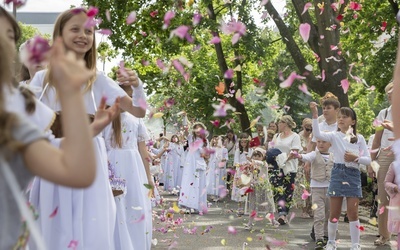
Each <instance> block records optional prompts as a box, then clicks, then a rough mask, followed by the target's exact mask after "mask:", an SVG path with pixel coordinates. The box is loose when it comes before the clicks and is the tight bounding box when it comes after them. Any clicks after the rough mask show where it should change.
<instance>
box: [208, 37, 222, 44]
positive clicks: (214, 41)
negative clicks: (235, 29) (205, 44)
mask: <svg viewBox="0 0 400 250" xmlns="http://www.w3.org/2000/svg"><path fill="white" fill-rule="evenodd" d="M220 42H221V38H219V37H218V36H214V37H213V38H212V39H211V40H210V42H209V43H210V44H217V43H220Z"/></svg>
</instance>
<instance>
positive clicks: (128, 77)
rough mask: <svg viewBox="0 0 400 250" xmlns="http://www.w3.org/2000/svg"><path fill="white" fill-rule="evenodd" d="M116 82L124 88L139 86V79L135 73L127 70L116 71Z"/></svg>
mask: <svg viewBox="0 0 400 250" xmlns="http://www.w3.org/2000/svg"><path fill="white" fill-rule="evenodd" d="M117 81H118V82H120V83H121V84H122V85H124V86H133V87H137V86H139V78H138V76H137V75H136V72H135V71H133V70H131V69H128V68H125V69H124V70H118V72H117Z"/></svg>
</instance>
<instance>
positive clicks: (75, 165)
mask: <svg viewBox="0 0 400 250" xmlns="http://www.w3.org/2000/svg"><path fill="white" fill-rule="evenodd" d="M87 19H88V15H87V11H86V10H85V9H83V8H77V9H70V10H67V11H65V12H63V13H61V14H60V16H59V17H58V18H57V21H56V23H55V25H54V32H53V46H52V49H51V51H50V56H49V57H48V62H49V64H48V65H44V64H42V63H35V64H26V65H24V66H23V70H24V71H21V72H25V74H21V76H22V77H21V79H19V80H20V82H19V84H18V82H17V81H16V79H17V76H18V73H16V72H15V70H14V64H13V63H14V58H15V57H16V55H15V53H14V51H16V43H17V41H18V39H19V37H20V35H21V31H20V28H19V27H18V23H17V22H16V21H15V19H14V18H13V17H12V16H11V15H10V14H9V13H7V11H5V10H4V9H3V8H0V24H1V25H0V27H1V28H0V54H1V55H2V60H1V62H0V81H1V84H2V86H1V87H0V101H1V102H0V117H1V119H2V121H4V122H2V123H1V124H0V138H1V140H0V145H1V147H2V151H1V155H0V165H1V168H0V204H1V206H0V221H1V222H2V224H1V226H0V235H1V241H0V249H25V248H26V247H27V246H29V249H65V248H67V247H71V248H77V249H150V248H151V240H152V231H153V225H152V221H153V219H152V210H153V207H154V206H155V205H157V204H159V203H160V202H161V200H162V198H161V197H160V193H159V191H164V192H169V193H171V194H175V195H177V203H178V206H179V207H180V209H181V210H184V211H185V212H186V213H190V214H203V215H205V214H206V213H207V210H208V200H210V199H211V200H213V201H215V202H217V201H219V200H222V199H231V200H232V201H234V202H236V203H237V211H236V212H237V215H238V216H247V217H248V222H247V224H246V225H245V229H247V230H251V229H252V228H253V226H254V223H256V221H257V219H256V218H258V217H259V216H261V215H262V216H265V217H266V218H268V220H269V222H270V223H271V225H272V226H273V227H279V226H283V225H285V224H287V223H288V214H289V211H290V209H291V208H293V207H294V206H297V207H298V208H301V209H302V212H303V214H302V216H303V217H313V220H314V223H313V227H312V228H310V235H311V236H312V237H313V239H314V240H315V249H336V232H337V228H338V221H339V217H340V215H341V212H342V211H343V210H344V211H346V214H347V218H348V220H349V232H350V236H351V243H352V248H351V249H353V250H357V249H361V246H360V222H359V219H358V210H359V209H358V205H359V199H360V198H361V197H362V185H361V177H360V176H361V171H360V169H361V168H362V166H367V171H368V173H369V174H370V176H371V177H376V180H377V184H378V194H377V202H378V204H379V208H378V211H379V213H378V214H377V216H378V227H379V235H380V237H379V238H378V239H377V240H376V241H375V242H374V244H375V245H384V244H386V243H388V242H389V240H390V239H391V235H392V234H393V233H394V234H397V233H399V230H400V214H399V212H398V210H397V209H390V208H397V207H399V206H400V200H399V199H398V196H397V193H398V191H399V190H398V184H400V172H399V171H400V166H399V163H398V160H397V162H396V160H395V154H394V153H397V155H398V153H399V152H398V151H399V146H398V143H399V142H398V139H399V137H400V129H399V126H400V118H399V116H397V117H396V116H395V115H393V116H392V114H396V113H399V111H400V86H399V84H400V82H399V75H400V65H399V64H400V63H399V60H400V59H399V57H400V56H398V59H397V60H398V61H397V62H398V64H396V67H395V74H394V82H393V83H389V84H388V86H387V87H386V89H385V91H386V94H387V96H388V100H389V102H390V103H391V106H389V107H388V108H386V109H383V110H382V111H380V113H379V115H378V117H377V123H378V125H377V126H376V128H377V129H376V133H375V136H374V137H373V139H370V146H368V144H367V142H366V140H365V139H364V137H363V136H362V135H361V134H359V133H357V114H356V112H355V111H354V110H353V109H351V108H348V107H341V105H340V103H339V101H338V99H337V98H336V97H335V96H334V95H333V94H331V93H326V95H325V96H324V97H323V98H322V99H321V101H320V106H321V108H322V115H321V116H318V108H317V107H318V104H317V103H315V102H311V103H310V113H311V116H312V119H310V118H305V119H304V120H303V121H302V124H301V131H300V132H299V133H296V132H295V131H296V128H297V125H296V123H295V121H294V120H293V118H292V117H291V116H290V115H283V116H281V117H279V118H278V119H277V120H276V121H270V123H269V124H268V125H266V124H262V123H260V124H257V125H256V133H257V135H256V136H254V137H253V135H252V133H251V131H250V130H249V131H247V132H241V133H238V134H236V133H235V132H234V131H233V130H228V131H227V132H226V134H225V135H223V136H220V135H218V136H211V137H210V135H209V134H208V131H207V127H206V126H205V125H204V124H203V123H201V122H192V123H189V121H188V119H187V116H186V115H184V118H183V122H182V125H183V128H184V129H183V130H182V132H180V133H177V134H173V135H172V136H170V137H167V136H164V135H163V134H161V135H160V137H159V138H157V139H154V138H153V139H151V138H150V137H149V134H148V131H147V129H146V126H145V125H144V122H143V120H142V119H140V118H143V117H144V116H145V113H146V111H145V110H144V109H142V108H141V105H140V102H141V101H143V100H145V99H146V96H145V93H144V90H143V83H142V82H141V80H140V79H139V78H138V76H137V75H136V73H135V72H134V71H132V70H130V69H125V68H121V69H120V70H119V71H118V74H117V82H115V81H113V80H112V79H110V78H108V77H107V76H105V75H104V74H103V73H100V72H97V71H96V41H95V36H94V28H93V27H87ZM24 46H26V45H24ZM24 46H23V48H21V49H22V50H23V49H24ZM395 96H397V99H396V98H395ZM392 101H393V103H392ZM392 104H393V106H392ZM107 106H108V107H107ZM21 114H22V115H21ZM371 122H372V121H371ZM393 130H394V133H393V132H392V131H393ZM395 139H397V141H396V142H395V143H393V141H394V140H395ZM376 166H379V168H378V167H376ZM34 176H35V177H34ZM32 177H34V179H33V182H30V180H31V179H32ZM28 184H29V185H28ZM25 187H28V189H27V193H28V194H29V195H28V196H29V197H28V200H29V203H28V204H29V206H28V207H27V206H26V203H25V202H24V199H25V198H26V197H24V195H23V194H21V192H20V191H21V190H22V189H24V188H25ZM28 208H29V210H28ZM30 210H32V211H34V213H32V211H30ZM33 214H37V215H38V217H36V218H35V217H34V216H33ZM21 215H22V217H23V218H24V220H23V221H21V219H20V217H21ZM398 241H399V239H398ZM398 243H399V245H400V242H398Z"/></svg>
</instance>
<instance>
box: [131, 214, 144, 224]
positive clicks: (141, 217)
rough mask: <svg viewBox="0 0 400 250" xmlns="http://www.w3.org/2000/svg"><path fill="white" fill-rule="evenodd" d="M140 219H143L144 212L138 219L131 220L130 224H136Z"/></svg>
mask: <svg viewBox="0 0 400 250" xmlns="http://www.w3.org/2000/svg"><path fill="white" fill-rule="evenodd" d="M142 221H144V214H142V216H140V218H139V219H137V220H134V221H131V223H132V224H136V223H140V222H142Z"/></svg>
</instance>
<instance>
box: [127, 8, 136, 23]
mask: <svg viewBox="0 0 400 250" xmlns="http://www.w3.org/2000/svg"><path fill="white" fill-rule="evenodd" d="M134 22H136V11H132V12H131V13H129V15H128V17H127V18H126V24H127V25H130V24H132V23H134Z"/></svg>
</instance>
